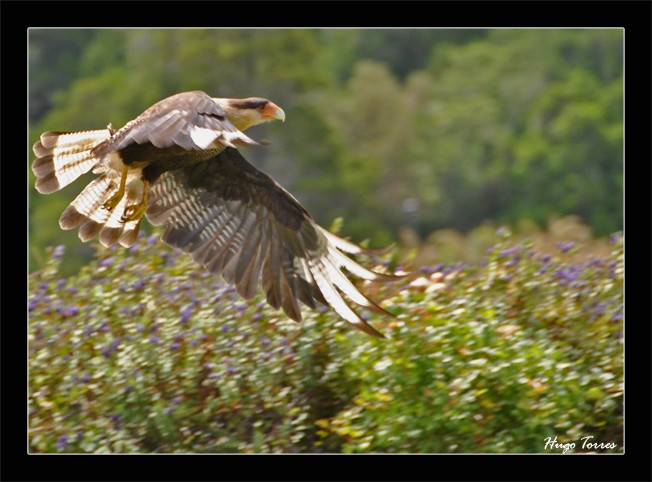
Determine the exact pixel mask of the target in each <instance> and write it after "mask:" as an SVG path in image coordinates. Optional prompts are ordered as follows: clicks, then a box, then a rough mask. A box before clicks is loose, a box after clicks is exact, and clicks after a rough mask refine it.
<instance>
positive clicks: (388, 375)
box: [28, 230, 623, 453]
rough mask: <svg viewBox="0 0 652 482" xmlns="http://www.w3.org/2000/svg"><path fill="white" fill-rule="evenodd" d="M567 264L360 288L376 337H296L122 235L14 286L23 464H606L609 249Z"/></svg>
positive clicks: (326, 332) (617, 315) (501, 250)
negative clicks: (565, 454)
mask: <svg viewBox="0 0 652 482" xmlns="http://www.w3.org/2000/svg"><path fill="white" fill-rule="evenodd" d="M612 247H613V253H612V255H611V256H610V257H608V258H594V259H590V260H588V261H586V262H583V263H571V262H568V261H566V260H567V259H569V258H568V256H571V255H572V253H573V250H575V249H576V248H575V247H574V246H571V245H570V244H560V245H559V252H558V253H557V254H555V255H543V254H538V253H537V252H535V251H533V249H532V247H531V245H529V244H528V243H527V242H520V243H517V244H514V240H513V239H512V238H511V237H510V236H509V233H507V232H506V231H505V230H502V231H501V240H500V242H499V243H498V244H497V245H496V246H495V247H493V248H492V249H491V250H490V252H489V253H488V257H487V261H486V264H485V265H483V266H479V267H466V266H462V265H450V266H433V267H425V268H422V269H421V271H419V272H418V273H416V275H415V276H413V277H412V278H408V279H407V281H406V280H403V281H401V282H399V283H397V284H395V285H394V286H392V285H390V286H380V287H379V286H372V285H365V286H363V287H362V288H363V290H364V291H366V292H367V293H370V296H371V297H373V298H374V299H377V300H381V299H384V300H385V301H383V306H385V308H386V309H388V310H389V311H390V312H392V313H393V314H394V315H395V316H396V317H395V318H394V319H388V318H384V319H380V318H379V317H374V318H372V319H371V322H372V323H374V324H375V325H376V326H377V327H379V328H380V329H381V330H382V331H384V332H385V334H386V335H388V337H389V340H376V339H372V338H370V337H365V336H364V335H362V334H360V333H358V332H357V331H354V330H352V329H350V328H349V327H347V326H345V323H344V322H342V321H341V320H340V319H339V318H338V317H337V315H336V314H335V313H333V312H332V311H331V310H329V311H326V310H323V311H319V312H311V311H309V310H305V311H304V315H305V320H304V323H303V324H302V325H298V324H295V323H293V322H291V321H289V320H287V319H286V318H285V317H284V316H283V315H282V314H281V313H279V312H277V311H275V310H274V309H272V308H270V307H269V306H268V305H266V303H265V302H264V299H263V297H262V296H261V295H260V294H259V295H258V297H257V298H255V299H254V300H252V301H249V302H247V301H245V300H242V299H240V297H239V296H238V295H237V293H236V292H235V290H234V289H233V288H232V287H230V286H228V285H225V284H224V283H222V282H221V280H219V279H218V278H217V277H215V276H212V275H209V274H207V273H205V272H203V271H202V270H201V269H200V268H197V267H196V266H195V265H194V264H193V263H192V261H191V260H190V257H189V256H186V255H183V254H179V253H177V252H175V251H173V250H172V249H171V248H169V247H167V246H165V245H163V243H161V242H159V241H158V240H157V237H156V236H151V237H145V236H141V237H140V238H139V240H138V242H137V243H136V244H135V245H134V246H133V247H132V248H130V249H124V248H115V249H103V248H100V249H99V250H98V251H97V255H96V259H95V260H94V261H93V262H91V263H90V264H89V265H87V266H85V267H84V268H83V269H82V270H81V271H80V272H79V273H78V274H77V275H75V276H72V277H70V278H67V279H60V278H59V276H58V271H57V269H58V265H59V263H60V260H61V256H62V254H63V253H62V249H61V248H55V249H51V250H50V252H49V262H48V264H47V266H46V267H45V268H44V269H43V270H41V271H39V272H36V273H34V274H32V275H31V276H30V282H29V308H28V309H29V314H30V327H29V353H30V357H29V358H30V360H29V361H30V367H29V384H30V394H29V413H30V416H29V426H30V451H31V452H259V453H280V452H285V453H287V452H543V451H544V450H543V449H544V439H545V438H546V437H548V436H552V437H554V436H556V437H557V438H558V440H559V442H560V443H565V442H567V441H576V440H578V439H579V438H580V437H582V436H586V435H592V436H594V437H595V438H594V439H593V440H594V441H603V442H614V443H616V444H617V448H616V449H615V450H612V451H621V450H622V377H623V373H622V362H623V358H622V350H623V347H622V336H621V334H622V322H623V320H622V297H623V290H622V282H623V272H622V271H623V259H622V239H621V238H620V236H618V235H616V236H614V238H613V245H612Z"/></svg>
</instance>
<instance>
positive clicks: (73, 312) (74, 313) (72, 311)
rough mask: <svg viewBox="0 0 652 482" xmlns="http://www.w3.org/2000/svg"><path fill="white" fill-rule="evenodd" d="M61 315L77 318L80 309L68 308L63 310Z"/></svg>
mask: <svg viewBox="0 0 652 482" xmlns="http://www.w3.org/2000/svg"><path fill="white" fill-rule="evenodd" d="M61 314H62V315H63V316H66V317H67V316H77V315H78V314H79V308H77V307H76V306H72V305H70V306H66V307H65V308H64V309H63V310H61Z"/></svg>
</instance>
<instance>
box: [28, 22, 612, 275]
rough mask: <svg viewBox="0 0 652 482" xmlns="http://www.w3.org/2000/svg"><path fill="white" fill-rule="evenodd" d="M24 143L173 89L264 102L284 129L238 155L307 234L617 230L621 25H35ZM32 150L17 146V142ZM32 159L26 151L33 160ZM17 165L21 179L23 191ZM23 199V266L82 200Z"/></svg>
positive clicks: (122, 111)
mask: <svg viewBox="0 0 652 482" xmlns="http://www.w3.org/2000/svg"><path fill="white" fill-rule="evenodd" d="M29 37H30V39H29V40H30V41H29V53H30V58H29V60H30V65H29V66H30V69H29V82H30V143H33V142H34V141H36V139H37V138H38V136H39V134H40V133H41V132H43V131H45V130H49V129H54V130H77V129H95V128H99V127H103V126H105V125H107V124H108V123H109V122H111V123H113V125H114V126H116V127H119V126H122V125H123V124H124V123H125V122H127V121H128V120H129V119H131V118H133V117H134V116H136V115H138V114H140V113H141V112H142V111H143V110H144V109H145V108H147V107H149V106H150V105H151V104H153V103H154V102H156V101H158V100H160V99H162V98H164V97H166V96H168V95H171V94H173V93H177V92H180V91H185V90H194V89H202V90H205V91H206V92H209V93H210V94H212V95H215V96H220V97H248V96H252V95H257V96H263V97H267V98H270V99H272V100H274V101H275V102H277V103H278V104H279V105H281V106H282V107H283V108H284V110H285V111H286V113H287V122H286V123H285V124H283V125H278V124H273V125H265V126H260V127H256V128H254V129H256V130H255V132H254V133H252V135H253V136H254V137H257V138H267V139H270V140H271V141H272V143H271V145H268V146H265V147H263V148H259V149H251V150H249V151H248V152H247V153H246V155H247V157H248V158H250V159H251V160H252V162H254V163H255V164H256V165H257V166H259V167H260V168H262V169H264V170H266V171H268V172H270V173H271V174H272V175H273V176H274V177H275V178H276V179H277V180H279V182H281V184H283V185H284V186H285V187H286V188H288V189H290V190H291V191H292V192H293V193H294V194H295V195H296V196H297V198H298V199H299V200H300V201H302V202H303V203H304V204H305V205H306V207H307V208H308V210H309V211H311V212H312V213H314V215H315V216H316V218H317V221H318V222H320V223H321V224H328V223H330V222H331V221H332V220H333V219H334V218H335V217H337V216H343V217H344V218H345V219H347V223H346V226H345V229H346V231H345V234H348V235H351V236H352V237H353V238H354V239H357V240H360V239H366V238H371V239H373V240H374V242H376V243H378V244H385V243H388V242H391V241H394V240H396V239H397V237H398V233H399V232H400V231H401V230H402V229H403V228H405V227H407V228H410V229H411V230H412V231H413V232H414V233H415V234H416V235H417V236H418V237H419V239H421V240H423V239H426V238H427V237H428V236H429V235H431V233H433V232H434V231H436V230H441V229H454V230H457V231H459V232H460V233H462V234H463V235H465V234H468V233H469V231H470V230H472V229H474V228H476V227H478V226H482V225H485V224H487V223H489V224H491V223H498V224H509V225H512V226H516V225H517V224H518V223H523V222H527V223H535V224H536V225H538V226H540V227H543V226H546V224H548V223H549V222H550V221H551V220H554V219H557V218H561V217H564V216H568V215H576V216H579V217H580V219H581V220H582V221H583V222H585V223H586V224H587V225H588V226H589V227H590V228H591V229H592V230H593V232H594V233H595V234H596V235H597V236H605V235H608V234H609V233H611V232H613V231H617V230H620V229H621V228H622V223H623V201H622V191H623V111H622V100H623V90H622V88H623V70H622V69H623V31H622V30H621V29H595V30H591V29H577V30H573V29H563V30H561V29H560V30H555V29H545V30H523V29H518V30H510V29H500V30H482V29H476V30H460V29H409V30H403V29H391V30H382V29H380V30H379V29H369V30H356V29H324V30H319V29H314V30H302V29H267V30H265V29H215V30H205V29H190V30H183V29H178V30H165V29H144V30H140V29H101V30H92V29H80V30H65V29H52V30H46V29H32V30H30V35H29ZM30 147H31V144H30ZM29 158H30V159H32V158H33V154H32V152H31V149H30V151H29ZM33 180H34V179H33V175H32V174H31V171H30V181H33ZM87 181H88V178H86V179H84V180H82V181H78V182H77V183H76V184H75V185H73V186H70V187H68V188H67V189H65V190H64V191H63V192H61V193H56V194H52V195H50V196H47V197H46V196H41V195H39V194H38V193H36V191H35V190H34V189H30V198H29V201H30V233H29V234H30V267H31V269H32V270H33V269H37V268H39V267H42V266H43V263H44V261H45V258H44V249H45V248H46V247H47V246H53V245H59V244H63V245H66V246H67V247H68V248H69V249H68V250H67V255H66V259H65V260H64V264H63V267H62V269H63V272H64V273H73V272H75V271H76V269H78V268H79V267H80V266H82V265H83V264H84V263H85V261H87V260H88V259H90V257H91V256H92V252H91V250H90V248H89V247H88V246H85V245H82V244H81V243H79V241H78V240H77V236H76V233H75V232H62V231H61V230H60V229H59V227H58V223H57V222H56V220H57V219H58V217H59V215H60V213H61V212H62V211H63V209H64V208H65V205H66V204H67V203H68V202H70V200H72V198H74V196H75V195H76V194H77V193H78V192H79V191H80V190H81V187H80V186H81V184H82V183H83V182H87Z"/></svg>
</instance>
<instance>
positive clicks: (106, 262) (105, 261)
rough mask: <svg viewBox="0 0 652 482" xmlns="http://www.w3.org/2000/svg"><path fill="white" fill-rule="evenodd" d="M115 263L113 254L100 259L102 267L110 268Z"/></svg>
mask: <svg viewBox="0 0 652 482" xmlns="http://www.w3.org/2000/svg"><path fill="white" fill-rule="evenodd" d="M112 263H113V256H109V257H108V258H105V259H103V260H102V261H100V268H108V267H109V266H111V264H112Z"/></svg>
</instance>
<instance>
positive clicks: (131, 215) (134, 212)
mask: <svg viewBox="0 0 652 482" xmlns="http://www.w3.org/2000/svg"><path fill="white" fill-rule="evenodd" d="M148 187H149V182H148V181H143V199H142V201H140V202H139V203H138V204H132V205H131V206H127V207H126V208H125V212H124V213H123V214H122V217H121V218H120V221H122V222H123V223H127V222H129V221H138V220H139V219H140V218H142V217H143V214H145V210H146V209H147V188H148Z"/></svg>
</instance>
